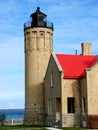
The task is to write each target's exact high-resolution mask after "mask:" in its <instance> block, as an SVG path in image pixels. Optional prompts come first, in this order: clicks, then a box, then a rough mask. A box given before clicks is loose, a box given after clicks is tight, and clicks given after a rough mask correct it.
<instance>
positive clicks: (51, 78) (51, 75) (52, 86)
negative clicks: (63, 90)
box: [51, 72, 53, 87]
mask: <svg viewBox="0 0 98 130" xmlns="http://www.w3.org/2000/svg"><path fill="white" fill-rule="evenodd" d="M51 87H53V72H52V73H51Z"/></svg>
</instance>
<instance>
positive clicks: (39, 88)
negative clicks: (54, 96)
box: [24, 7, 53, 125]
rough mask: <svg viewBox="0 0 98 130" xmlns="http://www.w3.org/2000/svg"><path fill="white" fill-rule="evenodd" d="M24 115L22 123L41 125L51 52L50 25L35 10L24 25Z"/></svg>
mask: <svg viewBox="0 0 98 130" xmlns="http://www.w3.org/2000/svg"><path fill="white" fill-rule="evenodd" d="M24 45H25V47H24V48H25V114H24V124H26V125H43V124H44V77H45V73H46V69H47V66H48V62H49V58H50V55H51V53H52V51H53V23H51V22H48V21H47V15H46V14H45V13H43V12H41V11H40V7H37V9H36V11H35V12H34V13H32V14H31V15H30V21H29V22H26V23H24Z"/></svg>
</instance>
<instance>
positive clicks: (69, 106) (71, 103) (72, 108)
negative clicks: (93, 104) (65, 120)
mask: <svg viewBox="0 0 98 130" xmlns="http://www.w3.org/2000/svg"><path fill="white" fill-rule="evenodd" d="M67 112H68V113H75V105H74V98H67Z"/></svg>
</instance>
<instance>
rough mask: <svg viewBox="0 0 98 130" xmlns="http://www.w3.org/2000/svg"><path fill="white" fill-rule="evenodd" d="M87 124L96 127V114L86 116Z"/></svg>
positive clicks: (92, 127)
mask: <svg viewBox="0 0 98 130" xmlns="http://www.w3.org/2000/svg"><path fill="white" fill-rule="evenodd" d="M87 121H88V126H89V127H90V128H91V129H97V128H98V115H88V116H87Z"/></svg>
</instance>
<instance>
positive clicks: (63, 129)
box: [61, 128, 85, 130]
mask: <svg viewBox="0 0 98 130" xmlns="http://www.w3.org/2000/svg"><path fill="white" fill-rule="evenodd" d="M61 129H62V130H85V129H83V128H61Z"/></svg>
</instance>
